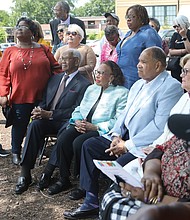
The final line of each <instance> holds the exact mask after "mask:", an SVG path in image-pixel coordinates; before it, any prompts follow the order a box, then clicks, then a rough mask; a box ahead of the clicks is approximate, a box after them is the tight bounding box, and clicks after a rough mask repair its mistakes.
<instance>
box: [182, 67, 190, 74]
mask: <svg viewBox="0 0 190 220" xmlns="http://www.w3.org/2000/svg"><path fill="white" fill-rule="evenodd" d="M189 71H190V70H189V69H187V68H183V69H182V70H181V73H182V74H183V75H184V76H186V75H187V74H188V73H189Z"/></svg>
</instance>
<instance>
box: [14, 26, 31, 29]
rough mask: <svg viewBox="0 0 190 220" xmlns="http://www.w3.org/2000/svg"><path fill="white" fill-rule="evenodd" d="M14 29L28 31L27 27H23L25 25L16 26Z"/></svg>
mask: <svg viewBox="0 0 190 220" xmlns="http://www.w3.org/2000/svg"><path fill="white" fill-rule="evenodd" d="M16 29H27V30H30V28H29V27H28V26H25V25H17V26H16Z"/></svg>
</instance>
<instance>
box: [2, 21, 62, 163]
mask: <svg viewBox="0 0 190 220" xmlns="http://www.w3.org/2000/svg"><path fill="white" fill-rule="evenodd" d="M36 30H37V28H36V25H35V23H34V22H33V21H32V20H31V19H29V18H26V17H22V18H20V19H19V20H18V22H17V26H16V30H15V37H16V38H17V39H18V43H17V44H16V45H15V46H12V47H9V48H7V49H6V50H5V52H4V53H3V56H2V59H1V63H0V105H1V106H2V107H3V108H5V107H6V105H10V106H12V111H13V122H12V124H13V126H12V141H11V145H12V154H13V163H14V164H16V165H18V164H19V162H20V154H21V148H22V146H21V145H22V141H23V138H24V136H25V133H26V128H27V125H28V123H29V121H30V113H31V111H32V109H33V108H34V107H35V105H36V104H37V103H38V102H39V101H41V98H42V93H43V90H44V88H45V86H46V84H47V81H48V79H49V78H50V76H51V71H54V70H56V71H55V72H61V71H62V70H61V68H60V66H59V64H58V62H57V61H56V60H55V59H54V57H53V55H52V53H51V52H50V50H49V48H47V47H45V46H43V47H42V46H41V45H40V44H38V43H36V42H34V36H35V34H36Z"/></svg>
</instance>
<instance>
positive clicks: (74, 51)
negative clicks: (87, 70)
mask: <svg viewBox="0 0 190 220" xmlns="http://www.w3.org/2000/svg"><path fill="white" fill-rule="evenodd" d="M65 52H68V53H72V55H73V57H76V58H78V59H79V64H80V62H81V59H82V56H81V53H80V52H79V51H78V50H77V49H74V48H69V49H68V50H66V51H65Z"/></svg>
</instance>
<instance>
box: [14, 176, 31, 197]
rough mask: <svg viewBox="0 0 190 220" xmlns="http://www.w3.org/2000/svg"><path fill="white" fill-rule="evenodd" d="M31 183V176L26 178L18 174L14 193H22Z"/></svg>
mask: <svg viewBox="0 0 190 220" xmlns="http://www.w3.org/2000/svg"><path fill="white" fill-rule="evenodd" d="M31 183H32V180H31V177H30V178H26V177H24V176H20V177H19V178H18V182H17V184H16V188H15V193H16V194H22V193H23V192H25V191H27V190H28V187H29V186H30V184H31Z"/></svg>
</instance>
